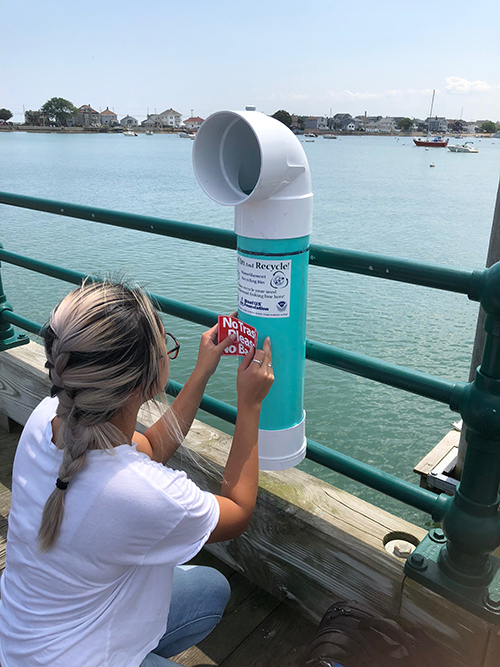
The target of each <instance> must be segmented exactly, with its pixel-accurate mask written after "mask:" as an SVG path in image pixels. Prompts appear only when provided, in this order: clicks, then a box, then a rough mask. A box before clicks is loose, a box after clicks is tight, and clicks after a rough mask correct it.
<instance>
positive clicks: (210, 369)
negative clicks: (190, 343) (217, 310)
mask: <svg viewBox="0 0 500 667" xmlns="http://www.w3.org/2000/svg"><path fill="white" fill-rule="evenodd" d="M218 332H219V325H218V324H216V325H215V326H213V327H212V328H211V329H209V330H208V331H205V333H204V334H202V336H201V341H200V349H199V350H198V360H197V362H196V368H195V371H196V372H197V373H200V374H201V375H202V376H203V377H204V378H205V379H206V380H207V381H208V378H209V377H210V376H211V375H213V374H214V373H215V369H216V368H217V366H218V365H219V361H220V358H221V356H222V353H223V352H224V350H225V349H226V347H228V346H229V345H231V343H232V342H233V341H234V339H235V338H236V333H234V334H233V335H231V334H232V332H231V333H230V335H229V336H227V338H225V339H224V340H223V341H220V342H219V336H218Z"/></svg>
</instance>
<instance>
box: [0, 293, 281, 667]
mask: <svg viewBox="0 0 500 667" xmlns="http://www.w3.org/2000/svg"><path fill="white" fill-rule="evenodd" d="M165 338H167V346H166V344H165ZM231 340H232V339H231V338H229V337H228V338H227V339H226V340H223V341H221V342H218V341H217V327H213V328H212V329H210V330H209V331H207V332H206V333H204V334H203V336H202V338H201V343H200V349H199V354H198V360H197V363H196V366H195V369H194V371H193V373H192V375H191V377H190V378H189V380H188V381H187V382H186V384H185V386H184V388H183V390H182V391H181V392H180V394H179V395H178V396H177V398H176V399H175V401H174V402H173V404H172V406H171V409H170V413H169V414H168V415H167V417H164V418H162V419H160V420H159V421H157V422H156V423H155V424H153V426H151V427H150V428H149V429H148V430H147V431H146V432H145V433H144V434H143V435H141V434H139V433H137V432H135V425H136V421H137V414H138V411H139V408H140V407H141V405H142V404H143V403H144V402H145V401H147V400H149V399H151V398H153V397H154V396H156V395H157V394H158V393H159V392H162V390H163V388H164V387H165V385H166V383H167V380H168V375H169V357H171V358H175V356H177V353H178V349H179V344H178V343H177V341H175V339H173V338H172V337H171V336H170V334H165V331H164V329H163V326H162V323H161V321H160V318H159V317H158V314H157V313H156V311H155V310H154V308H153V307H152V305H151V303H150V301H149V299H148V298H147V297H146V296H145V294H144V293H143V292H142V291H141V290H139V289H131V288H129V287H127V286H124V285H120V284H114V283H99V284H97V283H95V284H93V283H85V284H83V285H82V286H81V287H79V288H77V289H75V290H73V291H72V292H71V293H70V294H69V295H68V296H66V297H65V299H63V300H62V301H61V303H60V304H59V305H58V306H57V307H56V308H55V310H54V312H53V313H52V315H51V318H50V323H49V325H48V328H47V331H46V336H45V349H46V354H47V364H46V366H47V367H48V369H49V375H50V379H51V381H52V383H53V387H52V391H51V396H52V397H51V398H46V399H45V400H44V401H42V403H41V404H40V405H39V406H38V407H37V408H36V409H35V410H34V412H33V413H32V415H31V417H30V419H29V420H28V422H27V424H26V426H25V428H24V431H23V434H22V436H21V439H20V441H19V446H18V450H17V453H16V458H15V462H14V469H13V475H12V507H11V514H10V517H9V532H8V536H7V555H6V569H5V572H4V575H3V577H2V582H1V584H2V586H1V602H0V662H1V664H2V666H3V667H28V666H29V667H31V666H42V665H47V667H48V666H50V667H63V666H64V667H68V665H72V666H73V667H79V666H80V665H81V667H138V666H139V665H141V667H153V666H158V667H160V666H161V665H164V666H165V665H172V664H174V663H172V662H171V661H169V660H168V659H167V658H168V657H170V656H172V655H175V654H176V653H178V652H179V651H181V650H184V649H186V648H188V647H189V646H191V645H193V644H195V643H197V642H198V641H200V640H201V639H202V638H203V637H204V636H206V635H207V634H208V633H209V632H210V631H211V630H212V628H213V627H214V626H215V625H216V624H217V623H218V621H219V620H220V617H221V615H222V612H223V610H224V607H225V605H226V603H227V600H228V597H229V585H228V582H227V581H226V580H225V578H224V577H223V576H222V575H221V574H220V573H219V572H217V571H215V570H212V569H211V568H204V567H189V566H184V567H177V566H179V565H180V564H182V563H185V562H186V561H188V560H190V559H191V558H192V557H193V556H194V555H195V554H196V553H198V551H199V550H200V549H201V548H202V546H203V545H204V544H205V543H206V542H218V541H223V540H229V539H231V538H233V537H236V536H238V535H240V534H241V533H243V532H244V531H245V529H246V528H247V526H248V524H249V522H250V519H251V516H252V512H253V508H254V505H255V499H256V493H257V478H258V452H257V438H258V422H259V415H260V408H261V403H262V400H263V399H264V398H265V396H266V394H267V393H268V391H269V389H270V387H271V385H272V382H273V379H274V378H273V374H272V361H271V348H270V341H269V339H266V341H265V342H264V345H263V349H261V350H256V351H255V353H253V352H251V353H250V354H249V355H247V356H246V357H245V358H244V359H243V360H242V363H241V365H240V367H239V369H238V374H237V390H238V417H237V421H236V428H235V432H234V438H233V444H232V447H231V451H230V454H229V458H228V460H227V464H226V468H225V471H224V479H223V484H222V490H221V494H220V495H219V496H215V495H212V494H210V493H207V492H204V491H201V490H200V489H199V488H198V487H197V486H196V485H195V484H193V483H192V482H191V481H190V480H189V479H187V477H186V475H185V473H182V472H177V471H174V470H171V469H169V468H167V467H165V465H164V464H165V463H167V461H168V460H169V458H170V457H171V456H172V454H173V453H174V452H175V450H176V449H177V447H178V446H179V445H180V443H181V441H182V439H183V438H184V436H185V435H186V434H187V432H188V430H189V428H190V426H191V423H192V421H193V419H194V416H195V414H196V411H197V409H198V406H199V404H200V400H201V397H202V395H203V391H204V389H205V386H206V384H207V381H208V379H209V377H210V376H211V375H212V374H213V372H214V371H215V369H216V368H217V365H218V363H219V360H220V357H221V355H222V352H223V350H224V349H225V348H226V347H227V346H228V345H229V344H230V343H231ZM169 341H170V343H171V344H170V345H169Z"/></svg>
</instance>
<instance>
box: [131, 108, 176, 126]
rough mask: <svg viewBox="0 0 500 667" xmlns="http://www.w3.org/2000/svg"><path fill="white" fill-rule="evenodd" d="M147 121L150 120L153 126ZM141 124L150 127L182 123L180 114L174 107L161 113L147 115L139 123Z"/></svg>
mask: <svg viewBox="0 0 500 667" xmlns="http://www.w3.org/2000/svg"><path fill="white" fill-rule="evenodd" d="M147 121H152V122H153V123H154V126H153V125H151V123H148V122H147ZM141 125H142V126H144V127H148V128H152V127H157V128H161V127H180V126H181V125H182V114H180V113H179V112H178V111H175V109H167V110H166V111H163V112H162V113H151V114H149V115H148V117H147V118H146V120H144V121H143V122H142V123H141Z"/></svg>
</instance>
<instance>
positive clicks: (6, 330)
mask: <svg viewBox="0 0 500 667" xmlns="http://www.w3.org/2000/svg"><path fill="white" fill-rule="evenodd" d="M0 248H3V245H2V244H1V243H0ZM0 268H1V263H0ZM6 310H10V311H11V310H12V306H11V305H10V303H9V302H8V301H7V297H6V296H5V293H4V291H3V284H2V272H1V271H0V352H3V351H4V350H10V349H11V348H12V347H17V346H18V345H26V343H29V342H30V341H29V337H28V336H27V335H26V334H16V332H15V331H14V329H13V327H12V325H11V324H9V323H8V322H5V320H4V319H3V313H4V311H6Z"/></svg>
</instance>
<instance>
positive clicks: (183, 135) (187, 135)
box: [179, 132, 196, 139]
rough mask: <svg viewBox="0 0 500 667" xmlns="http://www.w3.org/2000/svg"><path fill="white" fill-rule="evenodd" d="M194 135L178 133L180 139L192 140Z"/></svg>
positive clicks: (191, 133) (192, 133)
mask: <svg viewBox="0 0 500 667" xmlns="http://www.w3.org/2000/svg"><path fill="white" fill-rule="evenodd" d="M195 137H196V134H195V133H194V132H179V138H180V139H194V138H195Z"/></svg>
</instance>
